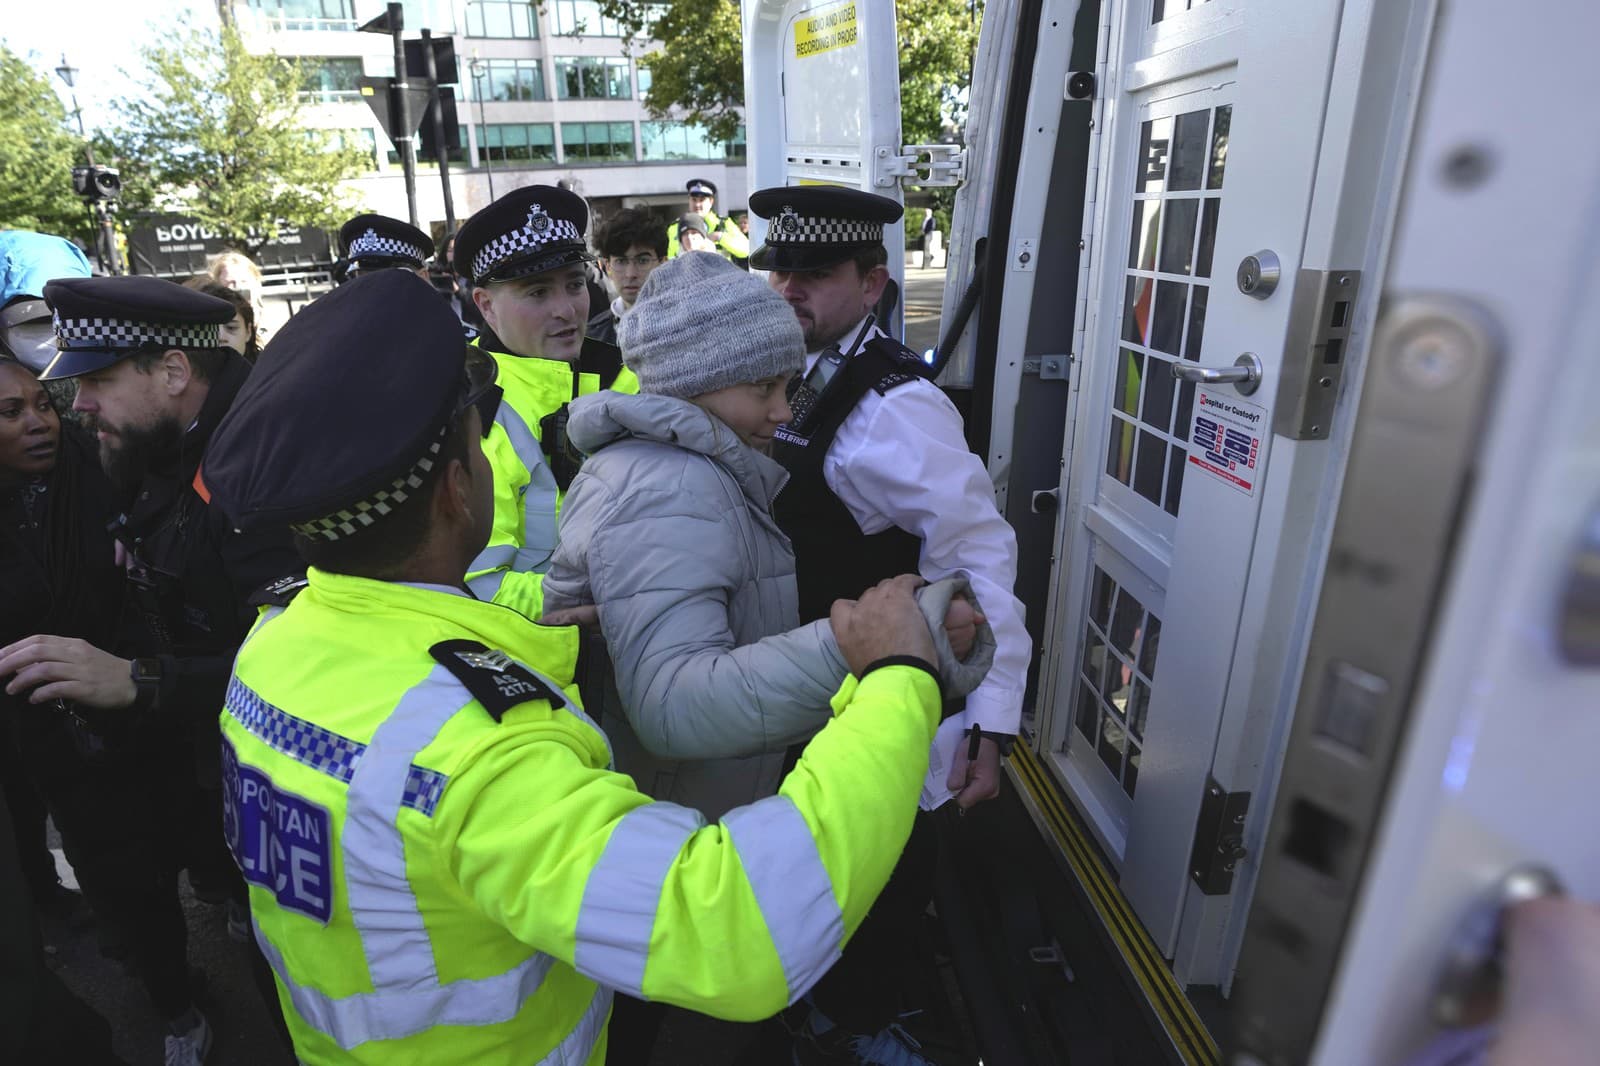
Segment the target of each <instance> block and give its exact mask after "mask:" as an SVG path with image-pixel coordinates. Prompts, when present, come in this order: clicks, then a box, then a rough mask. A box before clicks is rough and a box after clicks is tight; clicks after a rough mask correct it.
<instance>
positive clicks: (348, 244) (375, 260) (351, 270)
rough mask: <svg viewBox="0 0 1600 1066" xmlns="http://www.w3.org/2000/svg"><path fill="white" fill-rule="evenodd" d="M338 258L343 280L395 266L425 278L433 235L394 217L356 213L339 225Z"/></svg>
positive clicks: (430, 256)
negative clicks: (341, 266)
mask: <svg viewBox="0 0 1600 1066" xmlns="http://www.w3.org/2000/svg"><path fill="white" fill-rule="evenodd" d="M339 257H340V262H341V263H342V264H343V265H344V279H345V280H349V279H350V278H356V277H360V276H361V275H362V274H369V273H371V272H372V271H374V270H393V269H397V268H398V269H400V270H410V271H413V272H414V273H416V274H417V276H418V277H422V278H426V277H427V276H428V266H427V263H428V260H429V259H432V258H433V238H432V237H429V236H428V235H427V234H426V233H423V232H422V231H421V230H419V229H418V228H417V227H415V226H412V225H409V224H408V223H405V222H401V221H400V220H399V219H397V218H389V217H388V216H387V215H375V214H371V213H367V214H362V215H357V216H356V217H355V218H352V219H351V220H350V221H348V222H346V223H345V224H344V225H342V226H340V227H339Z"/></svg>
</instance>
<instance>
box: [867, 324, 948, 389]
mask: <svg viewBox="0 0 1600 1066" xmlns="http://www.w3.org/2000/svg"><path fill="white" fill-rule="evenodd" d="M862 351H863V353H870V354H871V355H873V356H874V357H875V358H876V361H877V362H878V363H879V364H880V365H882V366H884V367H885V368H886V369H885V372H884V373H882V374H880V375H879V377H878V380H877V381H876V382H874V383H873V386H872V387H873V389H875V390H876V391H877V393H878V395H880V396H882V395H883V394H884V393H887V392H888V391H889V390H890V389H893V388H898V387H899V386H901V385H904V384H906V383H908V382H912V381H916V380H918V379H926V378H929V377H931V376H932V371H933V368H932V367H930V366H929V365H928V364H927V363H925V362H923V361H922V358H921V357H920V356H918V355H917V353H916V352H914V351H912V350H911V349H910V348H907V347H906V346H905V345H904V344H901V343H900V342H899V341H897V340H895V339H894V338H893V337H874V338H872V339H871V340H870V341H868V342H867V343H866V345H865V346H864V347H863V348H862Z"/></svg>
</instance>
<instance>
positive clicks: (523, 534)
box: [467, 338, 639, 619]
mask: <svg viewBox="0 0 1600 1066" xmlns="http://www.w3.org/2000/svg"><path fill="white" fill-rule="evenodd" d="M473 343H474V344H476V343H477V341H474V342H473ZM610 347H611V346H609V345H602V343H601V342H598V341H594V340H591V339H587V338H586V339H585V340H584V352H583V354H581V355H580V357H579V360H578V363H577V365H576V366H574V364H572V363H568V362H566V361H565V360H562V359H537V358H530V357H525V356H520V355H512V354H509V353H506V352H490V354H491V355H492V356H494V360H495V362H496V364H498V366H499V368H500V377H499V384H500V387H501V389H502V390H504V392H505V397H504V399H503V400H502V401H501V403H500V410H499V412H498V413H497V414H496V415H495V420H494V421H495V424H494V426H493V427H492V428H491V429H490V431H489V436H488V438H487V439H486V440H485V441H484V442H483V453H484V455H485V457H487V458H488V460H489V467H490V469H491V470H492V471H493V472H494V528H493V530H492V531H491V533H490V534H489V543H488V545H487V546H486V547H485V548H484V549H483V551H482V552H480V553H479V555H478V557H477V558H476V559H474V560H473V561H472V565H471V567H469V568H468V570H467V584H468V587H470V588H471V589H472V592H473V595H475V596H477V597H478V598H479V599H481V600H492V601H493V602H495V603H498V604H501V605H502V606H505V607H510V608H512V609H514V610H516V611H519V612H521V613H522V614H523V615H526V616H527V617H529V618H535V619H536V618H538V617H539V615H540V613H541V612H542V611H543V607H544V572H545V571H546V570H547V569H549V566H550V558H551V556H552V555H554V554H555V550H556V523H557V519H558V517H559V516H560V513H561V501H562V499H563V498H564V497H565V496H566V493H565V491H563V490H562V489H561V487H560V486H559V485H557V484H556V479H555V475H554V474H553V473H551V470H550V464H549V462H548V461H547V460H546V458H545V455H544V451H543V450H542V449H541V447H540V443H539V442H540V440H541V439H542V438H541V434H542V430H541V428H540V427H541V423H542V421H543V420H544V418H545V417H546V416H547V415H550V414H551V413H553V412H555V411H556V410H558V409H559V408H560V407H561V406H562V405H563V404H566V403H570V402H572V400H574V399H576V398H577V397H578V396H584V395H587V394H589V393H591V392H599V391H600V390H601V389H602V388H607V387H609V388H612V389H615V390H616V391H618V392H628V393H634V392H638V391H639V379H638V378H636V377H634V375H633V371H631V370H629V369H628V368H627V367H622V369H621V370H620V371H618V372H617V374H616V376H615V378H614V379H613V380H611V382H610V384H609V385H607V384H606V382H605V376H604V375H603V373H602V372H601V371H600V370H599V369H598V368H596V369H595V370H586V369H585V366H586V364H587V363H593V362H596V361H597V360H594V359H589V358H586V357H588V356H592V355H593V354H594V353H596V352H599V351H601V350H602V349H603V348H605V349H610ZM611 351H612V352H614V351H615V349H611Z"/></svg>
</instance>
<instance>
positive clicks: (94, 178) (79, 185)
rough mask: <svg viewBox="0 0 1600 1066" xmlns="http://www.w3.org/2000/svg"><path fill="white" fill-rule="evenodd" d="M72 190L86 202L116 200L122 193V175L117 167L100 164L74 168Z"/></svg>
mask: <svg viewBox="0 0 1600 1066" xmlns="http://www.w3.org/2000/svg"><path fill="white" fill-rule="evenodd" d="M72 191H73V192H75V193H77V194H78V198H79V199H80V200H82V201H83V202H84V203H90V204H94V203H100V202H101V201H104V200H115V199H116V198H117V197H119V196H121V195H122V175H120V174H118V173H117V168H116V167H102V166H98V165H91V166H81V167H73V168H72Z"/></svg>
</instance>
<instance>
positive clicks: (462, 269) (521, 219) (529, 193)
mask: <svg viewBox="0 0 1600 1066" xmlns="http://www.w3.org/2000/svg"><path fill="white" fill-rule="evenodd" d="M588 228H589V205H588V203H587V202H585V201H584V199H583V197H581V196H579V195H578V194H577V193H575V192H570V191H568V190H566V189H558V188H556V187H555V186H554V185H529V186H526V187H524V188H521V189H513V190H512V191H511V192H508V193H506V194H505V195H504V196H502V197H500V199H498V200H496V201H495V202H494V203H492V204H490V205H489V206H488V207H486V208H484V209H483V210H482V211H479V212H478V213H477V214H475V215H473V216H472V217H471V218H469V219H467V221H466V224H465V225H463V226H462V227H461V230H460V232H458V233H457V234H456V251H455V268H456V273H457V274H460V275H461V276H462V277H464V278H469V279H471V281H472V283H473V284H474V285H487V284H489V283H490V282H492V281H510V280H511V279H512V278H521V277H526V276H528V275H529V274H543V273H544V272H545V271H547V270H555V269H557V268H558V267H564V266H569V265H571V264H572V263H587V262H591V261H592V260H593V259H594V256H593V255H591V254H589V246H588V245H587V244H586V243H584V239H583V235H584V232H585V231H586V230H587V229H588Z"/></svg>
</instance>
